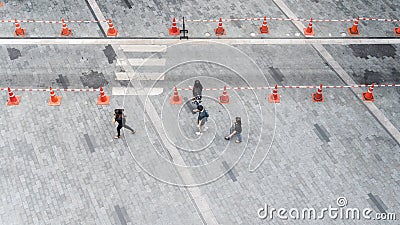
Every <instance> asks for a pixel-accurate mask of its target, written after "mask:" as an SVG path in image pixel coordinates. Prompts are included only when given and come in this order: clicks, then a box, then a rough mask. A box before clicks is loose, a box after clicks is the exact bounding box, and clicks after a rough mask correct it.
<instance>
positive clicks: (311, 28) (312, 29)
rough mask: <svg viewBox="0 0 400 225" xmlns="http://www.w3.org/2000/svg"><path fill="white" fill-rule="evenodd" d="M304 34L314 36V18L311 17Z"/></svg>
mask: <svg viewBox="0 0 400 225" xmlns="http://www.w3.org/2000/svg"><path fill="white" fill-rule="evenodd" d="M303 30H304V35H305V36H314V28H313V27H312V18H311V19H310V22H309V23H308V27H307V28H304V29H303Z"/></svg>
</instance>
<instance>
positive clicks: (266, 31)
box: [258, 16, 269, 34]
mask: <svg viewBox="0 0 400 225" xmlns="http://www.w3.org/2000/svg"><path fill="white" fill-rule="evenodd" d="M258 33H259V34H269V27H268V26H267V17H266V16H264V21H263V23H262V26H261V27H260V30H259V32H258Z"/></svg>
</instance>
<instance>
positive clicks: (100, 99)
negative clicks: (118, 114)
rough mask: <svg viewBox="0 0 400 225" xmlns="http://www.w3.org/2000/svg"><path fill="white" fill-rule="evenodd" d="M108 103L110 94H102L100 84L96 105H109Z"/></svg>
mask: <svg viewBox="0 0 400 225" xmlns="http://www.w3.org/2000/svg"><path fill="white" fill-rule="evenodd" d="M109 104H110V96H107V95H105V94H104V90H103V87H102V86H100V95H99V97H98V98H97V105H109Z"/></svg>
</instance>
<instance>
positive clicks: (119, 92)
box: [111, 87, 164, 95]
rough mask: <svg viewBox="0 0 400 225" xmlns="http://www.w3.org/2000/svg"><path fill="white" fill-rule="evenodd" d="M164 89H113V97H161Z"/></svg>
mask: <svg viewBox="0 0 400 225" xmlns="http://www.w3.org/2000/svg"><path fill="white" fill-rule="evenodd" d="M163 91H164V89H163V88H141V89H139V88H132V87H113V88H112V91H111V93H112V95H160V94H162V93H163Z"/></svg>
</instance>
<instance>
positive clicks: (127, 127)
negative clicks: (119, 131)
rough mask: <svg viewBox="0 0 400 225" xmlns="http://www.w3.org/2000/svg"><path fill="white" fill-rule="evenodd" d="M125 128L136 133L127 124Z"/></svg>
mask: <svg viewBox="0 0 400 225" xmlns="http://www.w3.org/2000/svg"><path fill="white" fill-rule="evenodd" d="M124 128H126V129H128V130H130V131H131V132H132V133H135V130H134V129H132V128H131V127H130V126H128V125H126V124H124Z"/></svg>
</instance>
